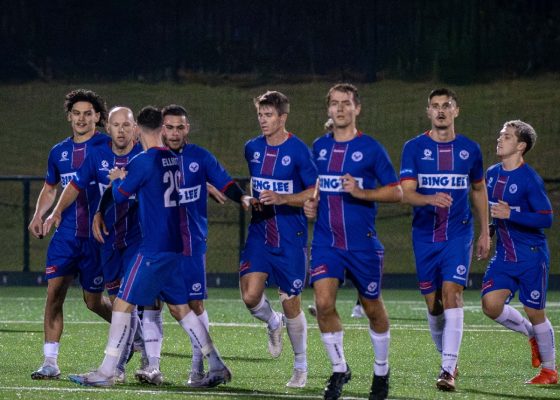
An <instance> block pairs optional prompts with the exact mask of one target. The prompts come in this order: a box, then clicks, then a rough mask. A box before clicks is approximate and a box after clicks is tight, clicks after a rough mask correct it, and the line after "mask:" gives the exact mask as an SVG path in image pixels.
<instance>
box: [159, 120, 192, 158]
mask: <svg viewBox="0 0 560 400" xmlns="http://www.w3.org/2000/svg"><path fill="white" fill-rule="evenodd" d="M189 129H190V125H189V123H188V121H187V118H186V117H185V116H184V115H166V116H165V117H164V118H163V131H162V133H163V142H164V143H165V145H166V146H167V147H169V148H170V149H171V150H179V149H180V148H181V147H183V145H184V144H185V143H186V142H187V135H188V134H189Z"/></svg>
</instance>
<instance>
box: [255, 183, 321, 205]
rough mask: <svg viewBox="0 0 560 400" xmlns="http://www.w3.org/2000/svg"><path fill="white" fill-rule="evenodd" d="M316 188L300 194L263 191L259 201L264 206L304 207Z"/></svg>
mask: <svg viewBox="0 0 560 400" xmlns="http://www.w3.org/2000/svg"><path fill="white" fill-rule="evenodd" d="M314 191H315V188H314V187H310V188H308V189H305V190H302V191H301V192H299V193H292V194H287V193H282V194H281V193H276V192H273V191H272V190H263V191H262V192H261V193H260V195H259V200H260V202H261V203H262V204H264V205H267V206H268V205H275V206H282V205H286V206H292V207H303V203H305V202H306V201H307V200H309V199H311V197H313V192H314Z"/></svg>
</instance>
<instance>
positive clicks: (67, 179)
mask: <svg viewBox="0 0 560 400" xmlns="http://www.w3.org/2000/svg"><path fill="white" fill-rule="evenodd" d="M75 177H76V173H75V172H69V173H67V174H60V183H61V184H62V187H63V188H65V187H66V186H67V185H68V184H69V183H70V181H71V180H72V179H74V178H75Z"/></svg>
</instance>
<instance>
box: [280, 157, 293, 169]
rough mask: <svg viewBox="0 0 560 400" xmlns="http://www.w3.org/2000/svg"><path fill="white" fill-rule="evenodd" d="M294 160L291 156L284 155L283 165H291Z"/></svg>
mask: <svg viewBox="0 0 560 400" xmlns="http://www.w3.org/2000/svg"><path fill="white" fill-rule="evenodd" d="M291 162H292V159H291V158H290V156H284V157H282V165H283V166H284V167H286V166H288V165H290V163H291Z"/></svg>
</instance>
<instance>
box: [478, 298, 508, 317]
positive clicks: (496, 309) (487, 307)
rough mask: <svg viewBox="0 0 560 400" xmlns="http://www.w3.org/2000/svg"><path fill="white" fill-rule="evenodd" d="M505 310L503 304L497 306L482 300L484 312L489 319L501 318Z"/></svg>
mask: <svg viewBox="0 0 560 400" xmlns="http://www.w3.org/2000/svg"><path fill="white" fill-rule="evenodd" d="M503 309H504V305H503V304H496V303H493V302H491V301H488V300H487V299H484V298H482V312H483V313H484V315H486V316H487V317H488V318H491V319H496V318H498V317H499V316H500V314H501V313H502V311H503Z"/></svg>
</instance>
